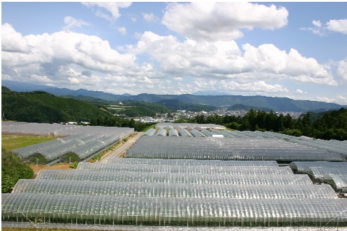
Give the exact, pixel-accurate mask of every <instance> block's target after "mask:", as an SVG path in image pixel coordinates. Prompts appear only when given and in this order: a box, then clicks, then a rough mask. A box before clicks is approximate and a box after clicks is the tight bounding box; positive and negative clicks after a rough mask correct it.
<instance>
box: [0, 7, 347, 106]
mask: <svg viewBox="0 0 347 231" xmlns="http://www.w3.org/2000/svg"><path fill="white" fill-rule="evenodd" d="M346 9H347V2H335V3H330V2H306V3H303V2H273V3H269V2H266V3H263V2H259V3H245V2H231V3H208V2H205V3H197V2H188V3H182V2H178V3H175V2H165V3H164V2H135V3H130V2H126V3H121V2H108V3H78V2H55V3H53V2H36V3H31V2H3V3H2V9H1V11H2V18H1V20H2V22H1V23H2V37H1V39H2V53H1V56H2V79H6V80H13V81H21V82H28V83H34V84H42V85H47V86H55V87H65V88H70V89H80V88H84V89H88V90H99V91H105V92H110V93H114V94H123V93H130V94H140V93H157V94H184V93H194V92H198V91H218V92H224V93H228V94H234V95H265V96H273V97H289V98H292V99H305V100H316V101H325V102H335V103H339V104H343V105H347V11H346Z"/></svg>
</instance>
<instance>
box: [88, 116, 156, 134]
mask: <svg viewBox="0 0 347 231" xmlns="http://www.w3.org/2000/svg"><path fill="white" fill-rule="evenodd" d="M90 125H91V126H106V127H129V128H134V130H135V131H138V132H140V131H143V130H146V129H147V127H149V126H151V125H152V124H149V123H142V122H136V121H135V120H134V119H131V120H128V119H123V118H121V117H118V116H112V117H110V116H107V117H104V116H99V117H94V118H92V119H91V121H90Z"/></svg>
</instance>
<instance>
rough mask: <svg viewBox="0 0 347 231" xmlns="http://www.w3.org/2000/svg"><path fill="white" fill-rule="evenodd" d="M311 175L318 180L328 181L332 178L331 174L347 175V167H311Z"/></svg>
mask: <svg viewBox="0 0 347 231" xmlns="http://www.w3.org/2000/svg"><path fill="white" fill-rule="evenodd" d="M310 169H311V172H310V174H309V175H310V176H312V177H313V178H314V180H316V181H318V182H328V181H330V180H331V176H330V175H331V174H334V175H337V176H344V175H347V168H346V167H342V168H325V167H311V168H310Z"/></svg>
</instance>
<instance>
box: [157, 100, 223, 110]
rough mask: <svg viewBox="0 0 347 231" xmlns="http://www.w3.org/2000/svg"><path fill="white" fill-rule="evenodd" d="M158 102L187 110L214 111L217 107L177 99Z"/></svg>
mask: <svg viewBox="0 0 347 231" xmlns="http://www.w3.org/2000/svg"><path fill="white" fill-rule="evenodd" d="M158 103H159V104H162V105H165V106H166V107H170V108H174V109H176V110H187V111H195V112H198V111H214V110H216V109H217V108H216V107H214V106H210V105H200V104H193V103H187V102H182V101H179V100H177V99H167V100H161V101H158Z"/></svg>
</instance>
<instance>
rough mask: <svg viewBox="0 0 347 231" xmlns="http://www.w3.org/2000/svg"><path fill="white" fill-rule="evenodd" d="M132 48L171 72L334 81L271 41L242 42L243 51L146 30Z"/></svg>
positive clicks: (313, 64) (224, 44) (226, 44)
mask: <svg viewBox="0 0 347 231" xmlns="http://www.w3.org/2000/svg"><path fill="white" fill-rule="evenodd" d="M132 49H133V50H134V52H135V53H139V54H141V53H146V54H148V55H149V56H150V57H151V58H153V59H154V60H156V61H157V62H159V63H160V66H161V68H162V71H163V72H165V73H168V74H171V75H173V76H193V77H198V78H201V77H203V78H215V79H238V80H240V81H241V80H242V81H247V80H248V81H249V80H256V81H264V80H269V79H270V80H291V81H294V82H306V83H316V84H326V85H332V86H336V85H337V83H336V81H335V80H334V79H333V77H332V76H331V75H330V73H329V71H328V69H327V68H326V67H325V66H323V65H321V64H319V63H318V62H317V61H316V60H315V59H313V58H306V57H303V56H302V55H301V54H300V53H299V52H298V51H296V50H294V49H291V50H290V52H289V53H287V52H286V51H282V50H279V49H278V48H277V47H275V46H274V45H272V44H263V45H260V46H259V47H253V46H251V45H249V44H245V45H244V46H243V50H244V51H243V52H242V51H241V50H240V49H239V47H238V45H237V44H236V43H235V42H234V41H230V42H224V41H217V42H207V41H194V40H190V39H187V40H185V41H184V42H179V41H178V40H177V38H176V37H174V36H159V35H157V34H154V33H152V32H145V33H144V34H143V35H142V37H141V38H140V40H139V42H138V44H137V46H136V47H135V48H132Z"/></svg>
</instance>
